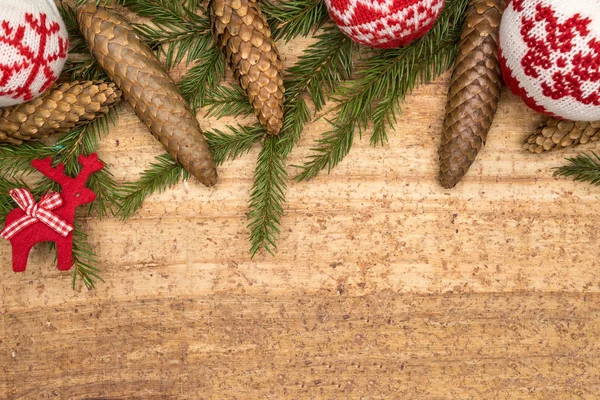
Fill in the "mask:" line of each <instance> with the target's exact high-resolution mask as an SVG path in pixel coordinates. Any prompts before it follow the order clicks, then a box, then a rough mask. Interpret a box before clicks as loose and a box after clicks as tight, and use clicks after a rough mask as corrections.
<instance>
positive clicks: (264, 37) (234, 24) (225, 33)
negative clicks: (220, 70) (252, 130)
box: [210, 0, 285, 135]
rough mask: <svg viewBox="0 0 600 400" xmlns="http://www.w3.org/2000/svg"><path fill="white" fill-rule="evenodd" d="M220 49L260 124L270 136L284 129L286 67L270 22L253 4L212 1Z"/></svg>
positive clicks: (236, 0)
mask: <svg viewBox="0 0 600 400" xmlns="http://www.w3.org/2000/svg"><path fill="white" fill-rule="evenodd" d="M210 10H211V16H212V20H213V29H214V34H215V37H216V41H217V45H218V46H219V47H221V48H222V49H223V51H224V53H225V56H226V58H227V62H228V63H229V66H230V68H231V69H232V70H233V72H234V74H235V76H236V78H237V79H238V80H239V82H240V84H241V86H242V88H243V89H244V91H245V92H246V95H247V96H248V100H249V101H250V104H252V107H253V108H254V113H255V114H256V116H257V117H258V120H259V121H260V123H261V124H262V125H263V126H264V127H265V129H266V130H267V132H268V133H269V134H271V135H277V134H279V132H280V131H281V128H282V127H283V94H284V92H285V88H284V87H283V63H282V62H281V58H280V57H279V53H278V51H277V48H276V47H275V41H274V40H273V38H272V37H271V30H270V29H269V25H268V23H267V18H266V17H265V16H264V14H263V13H262V11H261V10H260V6H259V4H258V3H257V2H256V1H254V0H212V1H211V3H210Z"/></svg>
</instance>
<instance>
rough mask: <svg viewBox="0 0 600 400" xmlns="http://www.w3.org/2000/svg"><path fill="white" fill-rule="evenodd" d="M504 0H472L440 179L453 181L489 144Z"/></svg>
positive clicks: (452, 95) (444, 183)
mask: <svg viewBox="0 0 600 400" xmlns="http://www.w3.org/2000/svg"><path fill="white" fill-rule="evenodd" d="M504 7H505V0H471V2H470V4H469V9H468V10H467V15H466V20H465V25H464V28H463V32H462V34H461V41H460V44H459V50H458V54H457V57H456V61H455V65H454V72H453V75H452V82H451V86H450V89H449V90H448V103H447V106H446V118H445V121H444V125H443V131H442V141H441V145H440V150H439V157H440V176H439V177H440V183H441V184H442V186H443V187H445V188H452V187H454V186H455V185H456V184H457V183H458V182H459V181H460V180H461V179H462V178H463V176H464V175H465V174H466V172H467V171H468V169H469V168H470V166H471V164H472V163H473V161H474V160H475V158H476V157H477V154H478V153H479V151H480V150H481V148H482V147H483V145H484V144H485V141H486V139H487V133H488V131H489V130H490V128H491V126H492V122H493V119H494V116H495V114H496V110H497V108H498V103H499V100H500V94H501V92H502V86H503V83H502V71H501V69H500V62H499V59H498V42H499V39H498V33H499V32H498V30H499V27H500V21H501V18H502V12H503V11H504Z"/></svg>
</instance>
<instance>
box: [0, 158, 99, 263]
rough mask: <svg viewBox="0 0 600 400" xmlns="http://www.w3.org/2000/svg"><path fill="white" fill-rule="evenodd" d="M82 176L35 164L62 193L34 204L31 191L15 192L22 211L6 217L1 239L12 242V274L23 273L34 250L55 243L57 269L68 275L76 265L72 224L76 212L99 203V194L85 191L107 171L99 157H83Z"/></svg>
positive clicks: (61, 167) (48, 163)
mask: <svg viewBox="0 0 600 400" xmlns="http://www.w3.org/2000/svg"><path fill="white" fill-rule="evenodd" d="M79 163H80V164H81V166H82V169H81V172H80V173H79V175H78V176H77V177H75V178H71V177H70V176H67V175H66V174H65V173H64V169H65V167H64V165H63V164H59V165H58V166H57V167H56V168H54V167H52V160H51V159H50V158H46V159H43V160H34V161H33V162H32V165H33V167H34V168H35V169H37V170H38V171H40V172H41V173H42V174H44V175H45V176H47V177H48V178H50V179H52V180H53V181H54V182H56V183H58V184H59V185H60V186H61V189H62V190H61V193H60V194H59V193H53V192H49V193H47V194H46V195H44V196H43V197H42V199H41V200H40V201H39V203H37V204H36V203H35V200H34V199H33V195H32V194H31V193H30V192H29V190H27V189H24V188H21V189H12V190H11V191H10V196H11V197H12V198H13V199H14V200H15V202H16V203H17V205H18V206H19V208H17V209H15V210H13V211H11V212H10V214H8V216H7V217H6V225H5V228H4V230H3V231H2V233H0V236H2V237H3V238H4V239H7V240H10V244H11V246H12V261H13V270H14V271H15V272H23V271H25V268H26V267H27V259H28V258H29V252H30V251H31V248H32V247H33V246H34V245H35V244H37V243H42V242H54V243H56V251H57V253H58V269H59V270H61V271H66V270H69V269H71V266H72V265H73V229H74V227H73V223H74V220H75V209H76V208H77V207H79V206H80V205H83V204H88V203H91V202H93V201H94V200H95V199H96V194H95V193H94V192H93V191H91V190H90V189H88V188H86V187H85V184H86V182H87V180H88V178H89V177H90V176H91V175H92V174H93V173H95V172H98V171H100V170H102V168H104V164H103V163H102V162H101V161H99V160H98V155H97V154H90V155H89V156H88V157H86V156H83V155H81V156H80V157H79Z"/></svg>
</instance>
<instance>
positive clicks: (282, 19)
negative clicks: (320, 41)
mask: <svg viewBox="0 0 600 400" xmlns="http://www.w3.org/2000/svg"><path fill="white" fill-rule="evenodd" d="M261 3H262V11H263V12H264V13H265V15H266V16H267V20H268V21H269V24H270V26H271V30H272V31H273V36H274V37H275V39H284V40H285V41H286V42H288V41H290V40H292V39H294V38H295V37H297V36H308V35H310V33H311V32H316V31H317V30H318V29H319V28H321V27H322V26H323V25H324V24H325V23H326V22H327V21H328V20H329V14H328V13H327V8H326V7H325V2H324V1H323V0H288V1H282V2H272V1H270V0H262V2H261Z"/></svg>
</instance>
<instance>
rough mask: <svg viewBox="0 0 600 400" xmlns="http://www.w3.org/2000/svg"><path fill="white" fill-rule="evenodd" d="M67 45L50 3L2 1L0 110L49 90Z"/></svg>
mask: <svg viewBox="0 0 600 400" xmlns="http://www.w3.org/2000/svg"><path fill="white" fill-rule="evenodd" d="M68 44H69V40H68V35H67V28H66V27H65V24H64V22H63V20H62V18H61V16H60V14H59V12H58V9H57V8H56V5H55V4H54V0H2V5H1V6H0V107H6V106H11V105H14V104H19V103H23V102H25V101H29V100H31V99H33V98H34V97H37V96H39V95H40V94H41V93H43V92H44V91H46V90H47V89H48V88H50V86H52V84H53V83H54V82H55V81H56V79H57V78H58V76H59V75H60V73H61V71H62V69H63V67H64V65H65V61H66V59H67V51H68Z"/></svg>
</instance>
